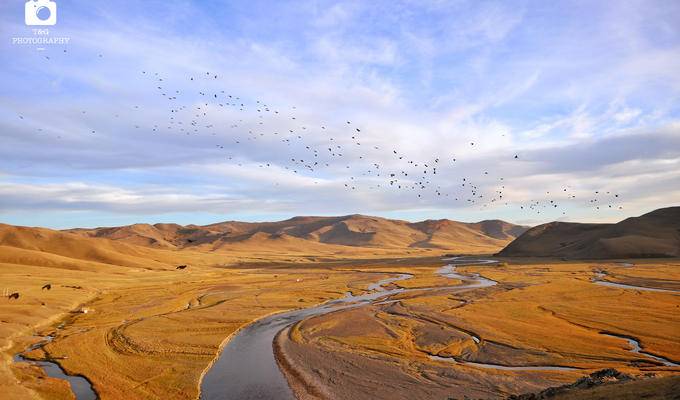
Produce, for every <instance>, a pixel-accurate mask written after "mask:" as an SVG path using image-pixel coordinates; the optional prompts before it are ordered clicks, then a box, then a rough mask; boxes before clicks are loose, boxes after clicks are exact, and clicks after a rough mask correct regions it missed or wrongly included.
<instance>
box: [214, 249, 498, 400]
mask: <svg viewBox="0 0 680 400" xmlns="http://www.w3.org/2000/svg"><path fill="white" fill-rule="evenodd" d="M447 261H449V262H450V264H448V265H446V266H444V267H442V269H440V270H439V271H437V272H438V273H439V274H440V275H441V276H444V277H447V278H452V279H460V280H463V281H464V282H465V283H464V284H462V285H456V286H448V287H437V288H417V289H403V288H393V289H387V288H385V286H386V285H388V284H391V283H394V282H398V281H401V280H406V279H410V278H412V277H413V276H412V275H410V274H399V275H398V276H397V277H393V278H387V279H383V280H381V281H379V282H376V283H375V284H371V285H369V287H368V289H369V292H368V293H365V294H362V295H359V296H348V297H344V298H341V299H338V300H333V301H330V302H328V303H325V304H323V305H320V306H316V307H311V308H306V309H301V310H295V311H289V312H285V313H281V314H275V315H271V316H269V317H265V318H263V319H261V320H258V321H255V322H254V323H252V324H250V325H248V326H246V327H245V328H243V329H242V330H241V331H240V332H238V333H237V334H236V335H235V336H234V337H233V338H232V339H231V340H230V341H229V342H228V343H227V345H226V346H225V347H224V349H223V350H222V352H221V353H220V355H219V357H218V359H217V361H216V362H215V363H214V364H213V365H212V366H211V368H210V369H209V370H208V372H207V373H206V374H205V376H204V378H203V380H202V382H201V399H203V400H215V399H243V400H247V399H270V398H276V399H294V398H295V397H294V395H293V392H292V391H291V389H290V387H289V386H288V382H287V381H286V379H285V377H284V376H283V374H282V373H281V371H280V370H279V367H278V364H277V362H276V359H275V356H274V351H273V347H272V346H273V341H274V338H275V337H276V335H277V334H278V333H279V332H280V331H281V330H283V329H285V328H286V327H288V326H291V325H292V324H294V323H296V322H298V321H301V320H303V319H305V318H308V317H311V316H315V315H321V314H326V313H329V312H333V311H339V310H343V309H347V308H350V307H360V306H362V305H366V304H371V303H373V302H376V301H383V300H385V298H387V297H389V296H391V295H393V294H397V293H402V292H410V291H425V290H441V289H458V290H464V289H474V288H481V287H488V286H493V285H495V284H496V282H495V281H492V280H490V279H486V278H484V277H481V276H479V275H477V274H474V275H472V276H466V275H462V274H458V273H456V272H455V266H456V265H478V264H490V263H494V262H495V261H494V260H464V259H459V258H454V259H448V260H447Z"/></svg>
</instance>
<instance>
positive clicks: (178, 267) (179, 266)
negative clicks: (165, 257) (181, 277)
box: [175, 265, 187, 269]
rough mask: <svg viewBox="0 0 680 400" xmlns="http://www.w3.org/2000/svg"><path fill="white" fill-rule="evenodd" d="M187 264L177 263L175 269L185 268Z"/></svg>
mask: <svg viewBox="0 0 680 400" xmlns="http://www.w3.org/2000/svg"><path fill="white" fill-rule="evenodd" d="M186 267H187V266H186V265H178V266H177V268H175V269H185V268H186Z"/></svg>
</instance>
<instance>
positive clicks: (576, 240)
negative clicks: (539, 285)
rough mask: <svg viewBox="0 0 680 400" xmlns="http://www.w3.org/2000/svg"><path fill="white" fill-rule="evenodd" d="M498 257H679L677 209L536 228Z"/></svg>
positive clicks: (679, 212)
mask: <svg viewBox="0 0 680 400" xmlns="http://www.w3.org/2000/svg"><path fill="white" fill-rule="evenodd" d="M498 255H499V256H506V257H562V258H569V259H607V258H654V257H679V256H680V207H668V208H660V209H658V210H655V211H652V212H650V213H647V214H644V215H642V216H640V217H633V218H627V219H625V220H623V221H621V222H619V223H616V224H581V223H572V222H550V223H547V224H543V225H538V226H535V227H533V228H531V229H529V230H527V231H526V232H524V234H522V235H521V236H519V237H518V238H517V239H516V240H514V241H513V242H512V243H510V244H509V245H508V246H506V247H505V248H504V249H503V250H502V251H500V252H499V253H498Z"/></svg>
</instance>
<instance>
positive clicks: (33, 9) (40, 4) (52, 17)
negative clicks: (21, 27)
mask: <svg viewBox="0 0 680 400" xmlns="http://www.w3.org/2000/svg"><path fill="white" fill-rule="evenodd" d="M24 11H25V14H24V18H25V22H26V25H54V24H56V23H57V3H56V2H54V1H52V0H28V1H27V2H26V5H25V10H24Z"/></svg>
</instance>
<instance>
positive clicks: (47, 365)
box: [14, 336, 99, 400]
mask: <svg viewBox="0 0 680 400" xmlns="http://www.w3.org/2000/svg"><path fill="white" fill-rule="evenodd" d="M43 339H44V340H42V341H40V342H38V343H36V344H34V345H32V346H30V347H29V348H27V349H26V350H24V351H23V352H21V353H19V354H16V355H14V362H28V363H32V364H35V365H38V366H39V367H41V368H42V369H43V371H45V373H46V374H47V376H49V377H51V378H57V379H63V380H65V381H67V382H68V383H69V385H70V387H71V391H72V392H73V394H74V395H75V397H76V399H78V400H96V399H98V398H99V397H98V396H97V393H96V392H95V391H94V389H92V385H91V384H90V381H88V380H87V379H85V378H84V377H82V376H80V375H69V374H67V373H66V371H64V370H63V369H62V368H61V366H60V365H59V364H57V363H56V362H53V361H47V360H45V361H43V360H40V361H35V360H31V359H28V358H26V357H24V356H23V355H22V354H23V353H26V352H29V351H33V350H35V349H37V348H40V347H42V346H44V345H46V344H47V343H49V342H51V341H52V340H53V339H54V337H53V336H45V337H44V338H43Z"/></svg>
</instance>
